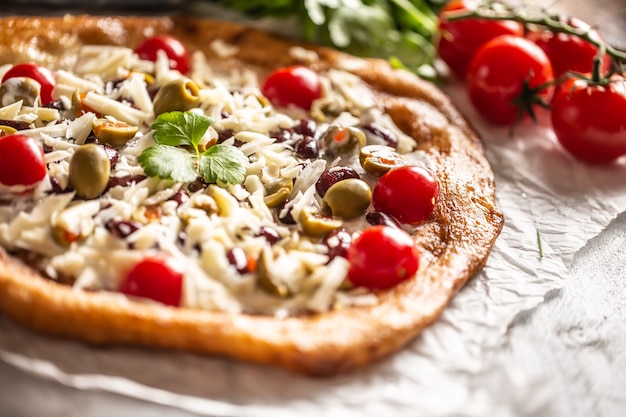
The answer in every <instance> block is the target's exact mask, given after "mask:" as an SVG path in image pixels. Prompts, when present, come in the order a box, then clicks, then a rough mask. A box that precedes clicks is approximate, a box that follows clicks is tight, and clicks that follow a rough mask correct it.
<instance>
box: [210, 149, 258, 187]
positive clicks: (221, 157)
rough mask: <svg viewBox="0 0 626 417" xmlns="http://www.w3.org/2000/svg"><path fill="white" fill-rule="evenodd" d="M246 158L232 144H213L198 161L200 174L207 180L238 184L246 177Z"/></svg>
mask: <svg viewBox="0 0 626 417" xmlns="http://www.w3.org/2000/svg"><path fill="white" fill-rule="evenodd" d="M247 165H248V158H246V156H245V155H244V154H243V153H241V151H240V150H239V149H237V148H235V147H233V146H228V145H213V146H211V147H210V148H209V149H207V150H206V152H204V153H203V154H202V155H201V157H200V161H199V167H200V175H202V178H204V179H205V180H206V181H207V182H218V181H219V182H223V183H230V184H240V183H242V182H243V180H244V179H245V178H246V166H247Z"/></svg>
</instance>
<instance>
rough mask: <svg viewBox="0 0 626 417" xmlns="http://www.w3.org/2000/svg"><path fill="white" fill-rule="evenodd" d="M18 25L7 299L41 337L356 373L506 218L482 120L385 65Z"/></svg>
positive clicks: (55, 23)
mask: <svg viewBox="0 0 626 417" xmlns="http://www.w3.org/2000/svg"><path fill="white" fill-rule="evenodd" d="M0 33H1V35H2V36H0V74H2V85H1V86H0V100H1V103H0V130H1V132H2V137H1V138H0V245H1V246H2V249H1V252H0V311H2V312H3V313H4V314H5V315H6V316H7V317H9V318H10V319H12V320H14V321H15V322H16V323H19V324H21V325H23V326H25V327H27V328H29V329H32V330H34V331H36V332H38V333H41V334H47V335H54V336H58V337H65V338H70V339H75V340H78V341H82V342H85V343H88V344H90V345H96V346H103V345H133V346H143V347H147V348H158V349H169V350H181V351H186V352H193V353H198V354H205V355H210V356H217V357H223V358H229V359H234V360H240V361H245V362H251V363H256V364H264V365H272V366H277V367H282V368H284V369H287V370H290V371H294V372H298V373H304V374H309V375H318V376H324V375H333V374H337V373H341V372H347V371H349V370H352V369H354V368H357V367H360V366H363V365H366V364H369V363H372V362H374V361H377V360H379V359H381V358H384V357H386V356H388V355H389V354H391V353H392V352H394V351H397V350H398V349H401V348H402V347H403V346H404V345H406V343H408V342H409V341H410V340H412V339H413V338H415V337H416V336H417V335H418V334H419V333H420V332H421V331H422V330H423V329H424V328H425V327H426V326H428V325H430V324H432V323H433V322H434V321H435V320H436V318H437V316H438V315H439V314H440V313H441V311H442V310H443V309H444V308H445V307H446V305H447V304H448V303H449V301H450V300H451V298H452V297H453V296H454V294H455V293H456V292H457V291H458V290H459V289H460V288H461V287H462V286H463V285H464V283H466V282H467V280H468V279H470V278H471V277H472V276H473V275H474V274H475V273H476V272H477V271H479V270H480V268H482V267H483V265H484V264H485V262H486V260H487V258H488V255H489V252H490V250H491V248H492V246H493V244H494V241H495V240H496V238H497V236H498V234H499V232H500V230H501V228H502V225H503V216H502V214H501V212H500V211H499V210H498V208H497V207H496V202H495V183H494V182H495V181H494V176H493V172H492V170H491V168H490V165H489V163H488V161H487V159H486V157H485V153H484V149H483V145H482V143H481V141H480V139H479V138H478V136H477V134H476V133H475V132H474V130H473V129H472V127H471V126H470V125H469V124H468V123H467V121H466V120H465V119H464V118H463V116H462V115H461V114H460V113H459V111H458V110H457V109H456V108H455V107H454V105H453V104H452V103H451V101H450V99H449V98H448V97H446V96H445V94H443V93H442V92H441V91H440V90H439V89H438V88H437V87H436V86H435V85H433V84H431V83H429V82H427V81H424V80H421V79H419V78H418V77H416V76H415V75H413V74H410V73H409V72H407V71H404V70H397V69H393V68H392V67H391V66H390V65H389V64H388V63H387V62H385V61H382V60H376V59H364V58H357V57H354V56H350V55H347V54H345V53H342V52H339V51H336V50H333V49H329V48H324V47H320V46H315V45H307V44H301V43H298V42H296V41H293V40H287V39H283V38H279V37H276V36H274V35H271V34H269V33H266V32H263V31H260V30H257V29H252V28H249V27H245V26H242V25H239V24H236V23H232V22H223V21H214V20H209V19H198V18H191V17H162V18H153V17H103V16H98V17H94V16H64V17H46V18H37V17H16V18H11V17H9V18H4V19H2V20H1V21H0Z"/></svg>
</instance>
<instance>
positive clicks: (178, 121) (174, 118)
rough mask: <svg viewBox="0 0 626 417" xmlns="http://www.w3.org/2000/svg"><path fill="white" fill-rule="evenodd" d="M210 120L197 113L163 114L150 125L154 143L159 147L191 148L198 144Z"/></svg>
mask: <svg viewBox="0 0 626 417" xmlns="http://www.w3.org/2000/svg"><path fill="white" fill-rule="evenodd" d="M209 126H211V119H210V118H208V117H206V116H204V115H202V114H198V113H192V112H181V111H173V112H169V113H163V114H161V115H159V117H157V119H156V120H155V121H154V123H153V124H152V129H154V141H155V142H156V143H158V144H161V145H169V146H193V147H194V148H195V149H196V150H197V149H198V143H200V140H201V139H202V136H204V134H205V133H206V131H207V129H208V128H209Z"/></svg>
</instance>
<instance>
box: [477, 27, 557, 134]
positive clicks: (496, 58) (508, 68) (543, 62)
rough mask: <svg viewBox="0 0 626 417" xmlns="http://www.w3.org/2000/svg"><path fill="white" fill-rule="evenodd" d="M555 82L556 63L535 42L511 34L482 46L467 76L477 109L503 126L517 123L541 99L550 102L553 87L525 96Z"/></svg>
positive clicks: (490, 119) (491, 120)
mask: <svg viewBox="0 0 626 417" xmlns="http://www.w3.org/2000/svg"><path fill="white" fill-rule="evenodd" d="M552 80H553V75H552V64H550V60H549V59H548V56H547V55H546V54H545V52H543V50H542V49H541V48H540V47H538V46H537V45H536V44H534V43H533V42H532V41H530V40H528V39H526V38H520V37H518V36H511V35H502V36H498V37H497V38H494V39H492V40H490V41H489V42H487V43H486V44H484V45H483V46H481V47H480V48H479V49H478V50H477V51H476V54H475V55H474V57H473V58H472V61H471V62H470V66H469V69H468V74H467V86H468V90H469V96H470V99H471V101H472V104H473V105H474V107H475V108H476V109H477V110H478V111H479V112H480V114H482V116H483V117H485V119H487V120H489V121H490V122H492V123H495V124H501V125H506V124H511V123H513V122H515V121H516V120H517V118H518V117H519V115H520V114H523V113H524V110H529V108H530V107H532V106H533V104H536V101H537V100H541V101H543V102H544V103H548V102H549V101H550V99H551V98H552V92H553V90H554V88H553V87H548V88H543V89H542V90H541V91H538V92H536V93H534V94H532V97H523V95H522V93H523V91H524V90H528V89H531V90H532V89H536V88H537V87H539V86H541V85H543V84H545V83H547V82H549V81H552ZM525 86H526V87H527V88H524V87H525ZM526 93H527V92H526ZM526 95H527V94H526ZM516 100H521V101H522V102H519V103H518V102H516Z"/></svg>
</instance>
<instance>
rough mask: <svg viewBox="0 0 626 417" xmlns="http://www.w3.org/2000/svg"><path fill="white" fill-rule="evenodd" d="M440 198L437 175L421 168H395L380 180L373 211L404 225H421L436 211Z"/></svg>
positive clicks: (376, 187)
mask: <svg viewBox="0 0 626 417" xmlns="http://www.w3.org/2000/svg"><path fill="white" fill-rule="evenodd" d="M438 199H439V181H438V180H437V177H436V176H435V174H433V173H432V172H431V171H430V170H428V169H426V168H422V167H419V166H408V165H407V166H402V167H398V168H393V169H391V170H389V171H387V173H385V174H384V175H383V176H382V177H380V179H379V180H378V183H377V184H376V186H374V191H373V192H372V200H373V203H374V208H375V209H376V210H378V211H382V212H383V213H385V214H388V215H390V216H392V217H394V218H395V219H396V220H398V221H399V222H401V223H408V224H417V223H421V222H423V221H424V220H426V219H427V218H428V216H430V214H431V213H432V212H433V209H434V207H435V204H437V200H438Z"/></svg>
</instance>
